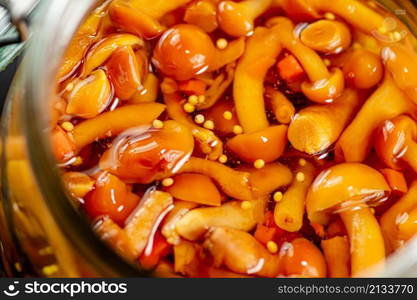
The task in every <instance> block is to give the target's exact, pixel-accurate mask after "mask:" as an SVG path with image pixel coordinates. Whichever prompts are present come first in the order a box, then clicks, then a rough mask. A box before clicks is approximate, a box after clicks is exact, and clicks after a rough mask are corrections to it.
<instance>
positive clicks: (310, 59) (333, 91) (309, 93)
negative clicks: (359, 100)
mask: <svg viewBox="0 0 417 300" xmlns="http://www.w3.org/2000/svg"><path fill="white" fill-rule="evenodd" d="M267 25H268V27H271V30H272V31H274V32H276V34H277V35H278V36H279V38H280V41H281V43H282V46H283V47H284V48H285V49H287V50H288V51H289V52H291V53H292V54H293V55H294V56H295V57H296V58H297V60H298V61H299V62H300V64H301V65H302V66H303V69H304V70H305V72H306V73H307V76H308V78H309V81H305V82H303V84H302V86H301V89H302V91H303V93H304V94H305V95H306V97H307V98H309V99H310V100H311V101H314V102H318V103H328V102H332V101H333V99H335V98H337V97H339V96H340V95H341V94H342V92H343V90H344V78H343V73H342V71H341V70H340V69H337V68H335V69H333V70H331V72H330V71H329V70H328V68H327V66H326V65H325V63H324V62H323V60H322V58H321V57H320V56H319V55H318V54H317V53H316V52H315V51H314V50H312V49H311V48H309V47H307V46H305V45H304V44H303V43H302V42H301V41H300V39H299V38H298V37H297V36H296V35H295V34H294V30H295V27H294V24H293V22H292V21H291V20H290V19H288V18H286V17H275V18H272V19H270V20H269V21H268V24H267Z"/></svg>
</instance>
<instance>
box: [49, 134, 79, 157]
mask: <svg viewBox="0 0 417 300" xmlns="http://www.w3.org/2000/svg"><path fill="white" fill-rule="evenodd" d="M51 139H52V150H53V152H54V155H55V158H56V159H57V160H58V162H64V161H66V160H68V159H70V158H71V157H72V156H74V153H75V144H74V142H73V141H72V140H71V139H70V138H69V136H68V135H67V134H66V133H65V131H64V130H63V129H62V128H61V127H59V126H57V127H55V128H54V129H53V130H52V137H51Z"/></svg>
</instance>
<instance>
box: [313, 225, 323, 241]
mask: <svg viewBox="0 0 417 300" xmlns="http://www.w3.org/2000/svg"><path fill="white" fill-rule="evenodd" d="M311 227H313V229H314V232H315V233H316V234H317V236H319V237H320V238H323V237H324V235H325V234H326V232H325V230H324V226H323V225H320V224H317V223H312V224H311Z"/></svg>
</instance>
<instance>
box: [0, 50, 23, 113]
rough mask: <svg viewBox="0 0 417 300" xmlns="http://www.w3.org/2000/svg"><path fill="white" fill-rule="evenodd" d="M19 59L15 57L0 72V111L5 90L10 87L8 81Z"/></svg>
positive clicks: (5, 93) (9, 81)
mask: <svg viewBox="0 0 417 300" xmlns="http://www.w3.org/2000/svg"><path fill="white" fill-rule="evenodd" d="M18 64H19V59H18V58H17V59H15V60H14V62H13V63H12V64H10V65H9V66H8V67H7V69H6V70H4V71H2V72H0V111H1V110H2V109H3V104H4V100H5V98H6V96H7V92H8V90H9V87H10V83H11V81H12V79H13V76H14V73H15V72H16V69H17V66H18Z"/></svg>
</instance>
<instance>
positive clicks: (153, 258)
mask: <svg viewBox="0 0 417 300" xmlns="http://www.w3.org/2000/svg"><path fill="white" fill-rule="evenodd" d="M170 250H171V245H170V244H168V242H167V241H166V239H165V238H164V237H163V236H162V234H161V233H160V232H159V231H157V232H156V233H155V236H154V239H153V247H152V251H151V253H149V254H148V253H146V251H145V252H144V253H143V254H142V255H141V256H140V257H139V263H140V265H141V266H142V267H144V268H145V269H152V268H154V267H155V266H156V265H157V264H158V263H159V262H160V261H161V259H162V258H163V257H164V256H166V255H168V254H169V252H170Z"/></svg>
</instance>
